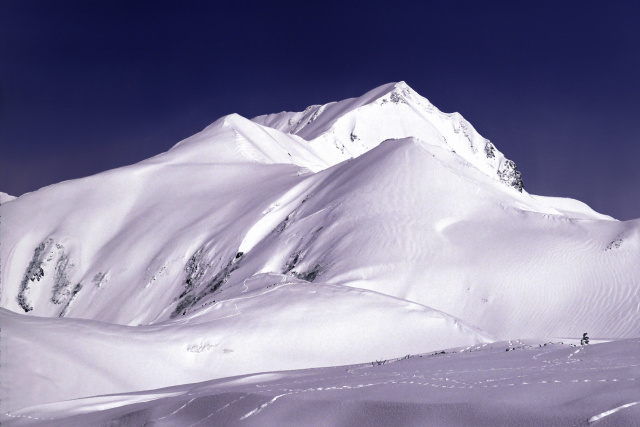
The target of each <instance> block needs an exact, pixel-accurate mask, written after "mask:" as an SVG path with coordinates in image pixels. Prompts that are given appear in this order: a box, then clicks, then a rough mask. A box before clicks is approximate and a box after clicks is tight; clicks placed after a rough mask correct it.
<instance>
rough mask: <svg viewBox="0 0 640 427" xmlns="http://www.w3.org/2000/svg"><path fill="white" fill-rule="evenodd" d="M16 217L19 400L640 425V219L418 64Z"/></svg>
mask: <svg viewBox="0 0 640 427" xmlns="http://www.w3.org/2000/svg"><path fill="white" fill-rule="evenodd" d="M0 219H1V222H0V262H1V264H0V280H1V282H0V284H1V289H0V290H1V294H0V306H1V308H0V321H1V322H2V323H1V336H0V340H1V341H0V345H1V348H0V351H1V352H0V379H1V380H2V381H1V384H0V417H1V418H0V420H1V422H2V424H3V425H60V426H67V425H69V426H74V425H77V426H91V425H113V426H118V425H123V426H129V425H130V426H141V425H149V426H150V425H157V426H164V425H167V426H168V425H172V426H173V425H175V426H182V425H185V426H189V425H203V426H206V425H216V426H217V425H219V426H233V425H255V426H364V425H367V426H369V425H371V426H389V425H407V426H412V425H436V426H438V425H447V426H448V425H454V426H458V425H487V426H489V425H491V426H492V425H510V426H512V425H516V426H517V425H535V426H537V425H552V426H556V425H557V426H571V425H594V426H597V425H611V426H626V425H640V384H638V381H639V380H638V378H639V377H640V375H639V368H638V366H640V351H639V350H640V348H639V341H638V338H639V337H640V219H638V220H632V221H617V220H615V219H613V218H611V217H609V216H606V215H603V214H600V213H597V212H595V211H593V210H592V209H590V208H589V207H588V206H587V205H585V204H584V203H581V202H579V201H576V200H571V199H564V198H559V197H542V196H535V195H530V194H529V193H527V191H526V177H522V176H521V174H520V172H519V171H518V169H517V166H516V164H515V163H514V162H512V161H511V160H509V159H507V158H506V157H505V155H504V154H503V153H501V152H500V151H499V150H498V149H497V148H496V147H495V146H494V145H493V144H492V143H491V142H490V141H488V140H487V139H485V138H483V137H482V136H481V135H479V134H478V133H477V132H476V131H475V129H474V128H473V127H472V125H471V124H470V123H468V122H467V121H466V120H465V119H464V118H463V117H462V116H461V115H460V114H458V113H452V114H447V113H442V112H440V111H439V110H438V109H437V108H436V107H435V106H433V105H432V104H431V103H430V102H429V101H428V100H427V99H426V98H423V97H422V96H420V95H419V94H417V93H415V92H414V91H413V90H412V89H411V88H410V87H409V86H408V85H406V84H405V83H403V82H401V83H392V84H388V85H384V86H381V87H379V88H376V89H374V90H372V91H370V92H368V93H367V94H364V95H363V96H361V97H359V98H353V99H348V100H344V101H340V102H334V103H330V104H326V105H322V106H320V105H314V106H311V107H309V108H307V109H306V110H305V111H303V112H298V113H292V112H282V113H278V114H271V115H265V116H260V117H256V118H254V119H252V120H249V119H246V118H244V117H241V116H239V115H237V114H232V115H229V116H225V117H222V118H220V119H219V120H217V121H216V122H214V123H212V124H211V125H210V126H208V127H207V128H206V129H204V130H203V131H202V132H200V133H198V134H196V135H194V136H192V137H190V138H187V139H185V140H183V141H181V142H179V143H178V144H176V145H175V146H174V147H173V148H172V149H170V150H169V151H167V152H165V153H162V154H159V155H157V156H155V157H153V158H150V159H147V160H145V161H142V162H140V163H137V164H134V165H130V166H126V167H123V168H119V169H114V170H111V171H107V172H103V173H100V174H97V175H94V176H90V177H87V178H83V179H78V180H72V181H65V182H62V183H59V184H55V185H51V186H49V187H45V188H42V189H40V190H38V191H35V192H32V193H27V194H24V195H21V196H20V197H17V198H15V197H12V196H9V195H7V194H5V193H0ZM585 332H587V333H588V335H589V337H590V338H591V344H589V345H585V346H581V345H580V342H579V341H580V337H582V335H583V333H585ZM443 351H444V353H443ZM406 355H410V357H408V358H406V357H405V356H406Z"/></svg>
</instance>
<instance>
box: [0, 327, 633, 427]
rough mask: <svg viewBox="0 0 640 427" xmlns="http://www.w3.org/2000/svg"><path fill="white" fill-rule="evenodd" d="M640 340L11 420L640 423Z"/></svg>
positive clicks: (123, 398) (197, 388)
mask: <svg viewBox="0 0 640 427" xmlns="http://www.w3.org/2000/svg"><path fill="white" fill-rule="evenodd" d="M639 352H640V342H638V340H637V339H635V340H620V341H613V342H608V343H601V344H595V345H589V346H584V347H580V346H577V347H576V346H574V345H572V344H568V343H566V342H565V343H560V342H538V341H531V340H524V341H521V340H515V341H509V342H496V343H491V344H482V345H477V346H467V347H463V348H455V349H447V350H443V351H439V352H434V353H428V354H421V355H415V354H414V355H410V354H407V355H405V356H404V357H400V358H396V359H392V360H377V361H376V360H374V361H371V363H366V364H358V365H348V366H336V367H329V368H316V369H307V370H299V371H280V372H268V373H258V374H252V375H245V376H237V377H230V378H225V379H218V380H213V381H207V382H199V383H195V384H186V385H181V386H176V387H171V388H165V389H159V390H146V391H141V392H138V393H125V394H112V395H103V396H94V397H89V398H84V399H77V400H67V401H61V402H55V403H50V404H43V405H38V406H31V407H27V408H22V409H19V410H15V411H10V412H9V413H5V414H4V416H3V419H4V420H6V421H8V422H10V423H11V425H15V426H34V425H48V426H65V427H72V426H83V427H84V426H98V425H102V426H104V425H122V426H134V425H135V426H141V425H153V426H157V427H169V426H260V427H268V426H278V427H286V426H309V427H316V426H371V427H377V426H379V427H387V426H395V425H398V426H424V425H429V426H456V427H457V426H491V427H494V426H536V427H537V426H611V427H619V426H637V425H639V424H640V406H638V390H640V384H639V382H640V361H639V360H638V357H637V354H638V353H639Z"/></svg>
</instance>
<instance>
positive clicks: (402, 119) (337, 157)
mask: <svg viewBox="0 0 640 427" xmlns="http://www.w3.org/2000/svg"><path fill="white" fill-rule="evenodd" d="M252 120H253V121H254V122H256V123H260V124H262V125H264V126H268V127H271V128H273V129H277V130H280V131H282V132H285V133H288V134H291V135H296V136H299V137H302V138H304V139H305V140H306V141H308V142H309V145H310V146H311V147H313V148H314V149H315V150H316V152H318V153H319V154H320V156H321V157H323V158H324V159H325V161H326V162H328V163H330V164H336V163H339V162H341V161H344V160H346V159H348V158H350V157H357V156H359V155H361V154H363V153H364V152H366V151H369V150H371V149H372V148H374V147H376V146H377V145H378V144H380V143H381V142H382V141H384V140H387V139H400V138H407V137H414V138H416V139H418V140H420V141H422V142H423V143H425V144H430V145H435V146H441V147H446V148H447V149H449V150H451V151H454V152H455V153H457V154H458V155H459V156H460V157H462V158H463V159H465V160H466V161H468V162H469V163H470V164H472V165H473V166H475V167H477V168H478V169H480V170H481V171H483V172H485V173H486V174H487V175H489V176H491V177H493V178H494V179H497V180H499V181H502V182H504V183H505V184H507V185H509V186H511V187H513V188H515V189H517V190H518V191H522V190H523V183H522V177H521V176H520V172H519V171H518V168H517V167H516V165H515V163H514V162H513V161H511V160H509V159H506V158H505V157H504V155H503V154H502V153H501V152H500V151H499V150H498V149H497V148H496V147H495V146H494V145H493V144H492V143H491V142H490V141H489V140H487V139H485V138H483V137H482V136H481V135H480V134H479V133H478V132H476V130H475V129H474V128H473V126H472V125H471V124H470V123H469V122H467V121H466V120H465V119H464V118H463V117H462V116H461V115H460V114H459V113H451V114H447V113H443V112H441V111H440V110H438V108H436V107H435V106H434V105H433V104H431V103H430V102H429V100H428V99H426V98H424V97H422V96H420V95H419V94H418V93H416V92H415V91H414V90H413V89H411V88H410V87H409V85H407V84H406V83H405V82H399V83H389V84H386V85H383V86H380V87H378V88H376V89H373V90H371V91H369V92H367V93H366V94H364V95H363V96H361V97H359V98H352V99H347V100H344V101H340V102H331V103H329V104H325V105H312V106H310V107H308V108H307V109H305V110H304V111H303V112H298V113H291V112H282V113H278V114H269V115H265V116H259V117H255V118H254V119H252Z"/></svg>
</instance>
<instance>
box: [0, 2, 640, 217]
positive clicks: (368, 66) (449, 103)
mask: <svg viewBox="0 0 640 427" xmlns="http://www.w3.org/2000/svg"><path fill="white" fill-rule="evenodd" d="M480 3H484V2H463V1H456V2H453V1H452V2H446V1H438V2H433V3H430V2H427V1H423V2H415V3H410V2H402V1H363V2H350V3H345V2H331V1H315V2H311V1H296V2H268V1H261V2H241V1H236V2H223V1H211V2H204V1H186V0H181V1H171V2H169V1H159V0H158V1H137V2H136V1H133V0H130V1H116V0H108V1H89V0H86V1H84V0H83V1H65V0H55V1H38V0H2V1H0V91H1V92H0V96H1V99H0V144H1V151H0V190H1V191H5V192H8V193H10V194H13V195H19V194H22V193H24V192H27V191H33V190H36V189H38V188H40V187H42V186H45V185H49V184H53V183H56V182H59V181H62V180H66V179H71V178H78V177H82V176H86V175H89V174H94V173H97V172H100V171H103V170H107V169H110V168H114V167H118V166H123V165H126V164H131V163H134V162H137V161H139V160H142V159H145V158H147V157H150V156H153V155H155V154H158V153H160V152H162V151H166V150H167V149H168V148H170V147H171V146H172V145H173V144H175V143H176V142H178V141H179V140H181V139H183V138H185V137H187V136H189V135H192V134H193V133H195V132H197V131H199V130H201V129H202V128H204V127H205V126H206V125H208V124H209V123H211V122H213V121H214V120H216V119H217V118H218V117H220V116H222V115H225V114H228V113H232V112H237V113H239V114H241V115H243V116H245V117H253V116H256V115H259V114H265V113H272V112H279V111H282V110H301V109H304V108H305V107H306V106H307V105H310V104H320V103H326V102H329V101H334V100H340V99H344V98H348V97H353V96H359V95H361V94H363V93H364V92H366V91H368V90H369V89H372V88H374V87H376V86H379V85H381V84H384V83H387V82H391V81H399V80H405V81H406V82H407V83H408V84H409V85H410V86H411V87H413V88H414V89H415V90H416V91H417V92H419V93H420V94H421V95H423V96H425V97H427V98H429V99H430V100H431V102H433V103H434V104H435V105H436V106H437V107H438V108H440V109H441V110H443V111H446V112H452V111H459V112H460V113H462V114H463V115H464V116H465V117H466V118H467V119H468V120H469V121H470V122H471V123H472V124H473V125H474V126H475V127H476V129H477V130H478V131H479V132H480V133H481V134H482V135H483V136H485V137H487V138H489V139H490V140H492V141H493V142H494V143H495V144H496V146H497V147H498V148H499V149H500V150H501V151H503V152H504V153H505V155H506V156H507V157H509V158H511V159H513V160H514V161H515V162H516V163H517V165H518V166H519V168H520V169H521V171H522V174H523V178H524V183H525V188H526V189H527V190H528V191H529V192H531V193H534V194H543V195H555V196H564V197H573V198H577V199H580V200H582V201H584V202H586V203H588V204H589V205H591V206H592V207H593V208H594V209H596V210H598V211H601V212H603V213H607V214H610V215H613V216H614V217H616V218H619V219H631V218H638V217H640V197H639V196H640V191H639V188H640V167H638V161H639V160H640V2H637V1H634V2H623V1H619V2H612V3H613V4H612V5H606V4H605V3H604V2H597V3H596V2H593V3H589V2H558V1H554V2H551V1H549V2H545V1H538V2H513V1H509V2H504V3H503V4H501V5H498V2H487V3H490V4H491V6H486V5H482V4H480Z"/></svg>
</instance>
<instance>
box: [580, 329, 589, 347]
mask: <svg viewBox="0 0 640 427" xmlns="http://www.w3.org/2000/svg"><path fill="white" fill-rule="evenodd" d="M586 344H589V337H588V336H587V333H586V332H585V333H584V334H582V339H581V340H580V345H586Z"/></svg>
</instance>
